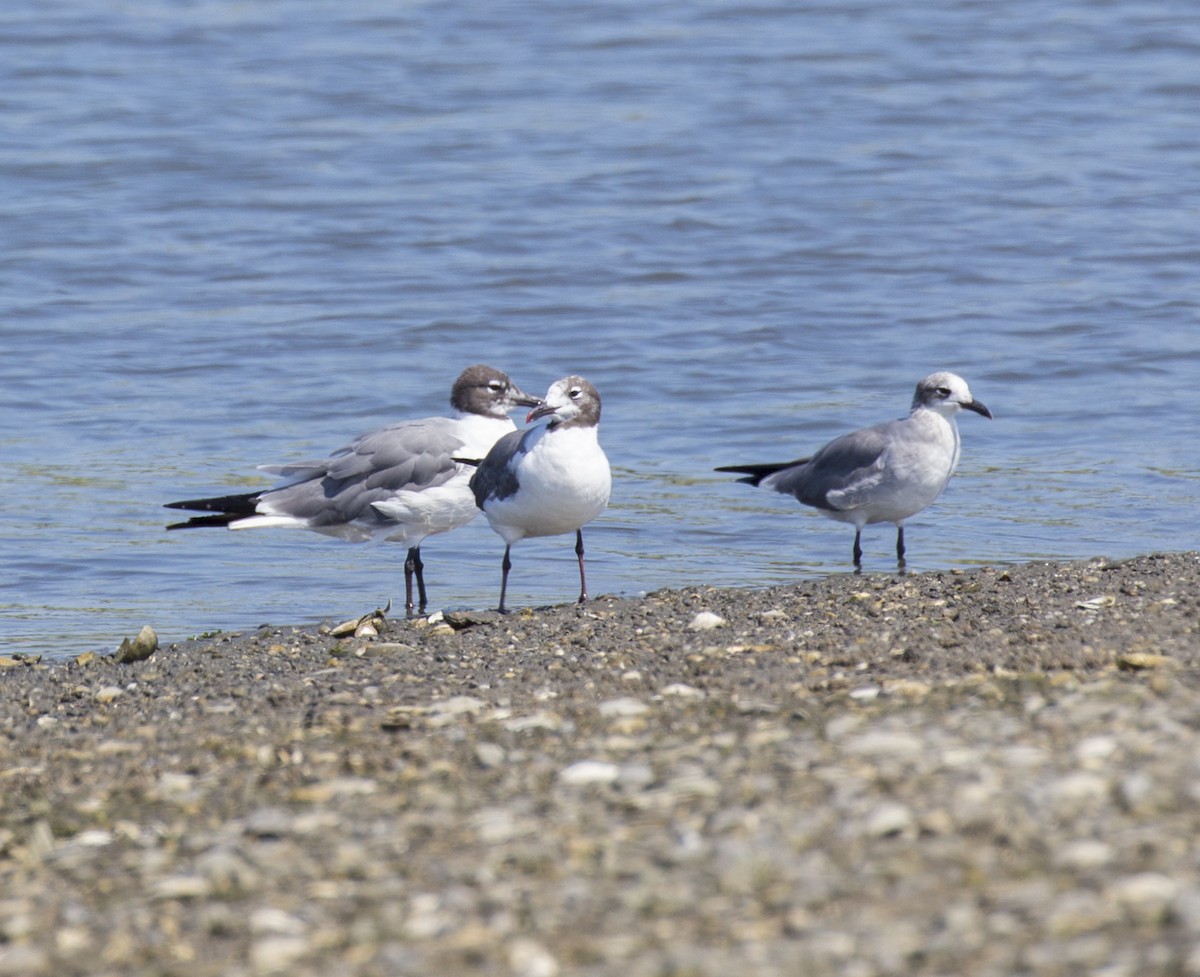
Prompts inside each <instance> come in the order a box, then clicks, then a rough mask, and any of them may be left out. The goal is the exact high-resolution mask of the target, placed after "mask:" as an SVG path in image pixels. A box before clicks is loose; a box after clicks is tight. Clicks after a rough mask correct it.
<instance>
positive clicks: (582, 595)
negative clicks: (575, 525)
mask: <svg viewBox="0 0 1200 977" xmlns="http://www.w3.org/2000/svg"><path fill="white" fill-rule="evenodd" d="M575 555H576V556H577V557H578V558H579V603H580V604H582V603H583V602H584V601H586V600H587V599H588V595H587V577H585V576H584V574H583V530H582V529H576V530H575Z"/></svg>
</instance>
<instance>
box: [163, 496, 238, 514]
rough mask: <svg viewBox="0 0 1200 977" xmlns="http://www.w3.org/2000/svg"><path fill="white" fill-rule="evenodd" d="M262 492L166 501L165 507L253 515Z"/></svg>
mask: <svg viewBox="0 0 1200 977" xmlns="http://www.w3.org/2000/svg"><path fill="white" fill-rule="evenodd" d="M261 497H262V493H261V492H244V493H242V494H240V495H220V496H217V497H215V498H211V499H184V500H183V501H182V502H165V503H163V508H164V509H188V510H189V511H191V512H223V513H226V514H227V515H231V516H252V515H254V514H255V513H256V512H257V511H258V500H259V499H260V498H261Z"/></svg>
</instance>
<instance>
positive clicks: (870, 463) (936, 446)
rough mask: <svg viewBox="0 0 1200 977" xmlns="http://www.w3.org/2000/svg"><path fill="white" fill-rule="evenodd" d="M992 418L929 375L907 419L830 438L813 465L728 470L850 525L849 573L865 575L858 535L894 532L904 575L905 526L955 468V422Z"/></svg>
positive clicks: (966, 393) (952, 378) (940, 376)
mask: <svg viewBox="0 0 1200 977" xmlns="http://www.w3.org/2000/svg"><path fill="white" fill-rule="evenodd" d="M960 410H969V411H974V412H975V413H976V414H981V415H982V416H984V417H986V418H988V419H991V416H992V412H991V411H989V410H988V409H987V407H985V406H984V405H983V404H981V403H980V402H979V401H978V400H976V399H975V398H974V397H973V396H971V391H970V389H969V388H968V387H967V382H966V381H965V380H964V379H963V378H962V377H960V376H957V375H955V374H953V373H944V372H943V373H931V374H930V375H929V376H927V377H925V378H924V379H922V380H921V381H920V382H919V383H918V384H917V389H916V392H915V393H914V394H913V400H912V408H911V410H910V412H909V415H908V416H907V417H905V418H901V419H900V420H897V421H888V422H886V423H884V424H876V425H875V426H874V427H868V428H863V429H862V430H859V431H853V432H851V433H850V434H844V435H842V436H841V437H840V438H835V439H834V440H833V441H830V442H829V444H827V445H825V447H823V448H822V449H821V450H820V451H818V452H817V453H816V454H815V455H813V456H812V457H811V458H800V459H798V460H796V461H788V462H783V463H780V464H765V465H730V466H727V467H723V468H718V469H717V471H719V472H734V473H737V474H744V475H746V476H747V477H746V478H741V479H738V481H741V482H748V483H749V484H751V485H761V486H762V487H763V488H768V489H773V490H774V491H776V492H782V493H783V494H785V495H791V496H794V497H795V498H796V499H797V500H798V501H800V502H801V503H803V504H804V505H810V506H813V507H814V508H816V509H817V510H818V511H820V513H821V514H822V515H824V516H827V517H828V518H830V519H836V520H838V521H839V522H848V523H852V524H853V525H854V550H853V555H854V566H855V568H856V569H861V568H862V543H861V540H862V530H863V527H864V526H868V525H871V524H873V523H877V522H890V523H893V524H894V525H895V526H896V559H897V561H898V562H899V564H900V567H901V568H903V567H904V552H905V549H904V521H905V520H906V519H908V518H909V517H911V516H914V515H916V514H917V513H918V512H920V511H921V510H922V509H924V508H925V507H926V506H928V505H929V504H930V503H932V502H933V501H934V500H935V499H936V498H937V497H938V496H939V495H941V494H942V490H943V489H944V488H945V487H946V484H947V483H948V482H949V481H950V476H951V475H953V474H954V470H955V468H956V467H957V466H958V455H959V448H960V443H959V436H958V425H957V424H956V423H955V420H954V415H955V414H957V413H958V412H959V411H960Z"/></svg>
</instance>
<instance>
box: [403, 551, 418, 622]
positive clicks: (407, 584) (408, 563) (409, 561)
mask: <svg viewBox="0 0 1200 977" xmlns="http://www.w3.org/2000/svg"><path fill="white" fill-rule="evenodd" d="M420 560H421V555H420V554H419V553H418V552H417V547H415V546H414V547H412V548H410V549H409V551H408V555H407V556H406V557H405V558H404V610H405V612H406V613H407V614H408V616H409V617H412V613H413V599H412V594H413V591H412V583H413V572H414V571H415V570H416V568H417V565H418V564H419V563H420Z"/></svg>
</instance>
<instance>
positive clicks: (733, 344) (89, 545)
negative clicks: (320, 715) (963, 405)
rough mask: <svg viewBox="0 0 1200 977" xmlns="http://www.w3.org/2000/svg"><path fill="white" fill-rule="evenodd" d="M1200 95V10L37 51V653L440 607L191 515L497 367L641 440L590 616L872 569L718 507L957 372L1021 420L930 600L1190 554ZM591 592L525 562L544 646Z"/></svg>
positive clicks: (878, 540) (965, 501)
mask: <svg viewBox="0 0 1200 977" xmlns="http://www.w3.org/2000/svg"><path fill="white" fill-rule="evenodd" d="M1198 64H1200V8H1197V7H1196V6H1195V5H1194V4H1193V3H1191V2H1190V0H1163V2H1160V3H1155V2H1150V3H1146V2H1133V0H1114V2H1112V3H1105V4H1097V3H1092V2H1083V0H1074V2H1072V0H1068V2H1064V3H1058V4H1051V5H1016V6H1013V5H1009V4H1000V3H979V2H967V0H931V2H929V3H924V4H919V5H912V4H909V5H898V4H891V3H883V2H874V0H842V2H838V3H836V4H805V3H799V4H780V5H772V4H767V5H751V6H743V5H732V4H727V3H717V2H702V0H697V2H689V0H672V2H671V3H654V2H650V3H647V2H646V0H637V2H633V0H628V2H603V0H600V2H589V3H586V4H583V3H578V4H576V3H558V4H531V3H514V2H499V3H495V4H490V5H486V6H483V5H477V4H445V3H434V2H411V3H396V2H394V0H387V2H372V0H363V2H353V0H351V2H347V3H343V4H329V3H319V2H316V0H309V2H300V3H296V4H243V3H232V2H219V0H214V2H209V3H204V4H194V5H182V4H170V5H162V4H158V3H146V2H140V0H130V2H127V3H122V4H118V5H114V4H111V3H100V2H96V0H71V2H66V0H61V2H55V0H48V2H45V3H41V4H37V5H31V4H24V5H9V6H5V7H3V9H0V109H2V111H3V118H4V120H5V124H4V125H3V127H0V178H2V187H3V189H0V197H2V198H3V201H4V208H3V213H4V239H3V252H2V255H3V257H2V259H0V260H2V265H0V268H2V280H3V282H4V288H3V289H0V304H2V306H3V308H2V313H0V411H2V416H3V426H2V428H0V442H2V449H3V457H4V462H5V463H4V465H3V467H2V469H0V479H2V480H3V485H2V488H3V496H4V508H3V522H2V528H0V641H2V642H3V650H7V651H12V650H24V651H41V652H47V653H51V654H67V653H73V652H77V651H82V650H85V649H87V648H110V647H112V646H114V645H115V644H116V643H117V642H118V641H119V639H120V637H121V636H123V635H124V634H128V633H131V632H132V631H135V630H136V629H137V628H138V627H139V626H140V625H141V624H143V623H147V622H148V623H152V624H153V625H154V626H155V627H156V628H157V629H158V630H159V631H160V634H161V635H162V637H163V638H164V640H174V639H178V638H182V637H186V636H188V635H191V634H194V633H197V632H203V631H210V630H213V629H229V628H243V627H252V626H255V625H257V624H260V623H263V622H268V621H269V622H273V623H301V622H306V621H314V620H320V619H323V618H326V617H345V616H349V615H350V614H352V613H358V612H361V611H365V610H369V609H370V608H373V607H375V606H376V605H378V604H381V603H383V602H384V601H386V600H387V599H388V598H389V597H392V598H400V597H402V595H403V583H402V575H401V563H402V560H403V556H404V554H403V550H402V549H401V548H400V547H396V546H389V545H382V546H352V545H348V544H342V543H339V542H338V541H335V540H329V539H326V538H324V537H320V536H315V535H312V534H308V533H302V532H271V531H262V532H246V533H238V534H231V533H227V532H218V531H212V532H194V533H171V534H167V533H165V532H164V531H163V526H164V524H165V522H166V521H167V520H166V518H165V517H166V516H168V515H169V513H166V512H164V510H162V509H161V505H162V504H163V503H164V502H167V501H170V500H173V499H178V498H189V497H194V496H197V495H202V494H216V493H224V492H230V491H247V490H249V489H251V488H254V487H258V486H265V485H267V484H270V483H269V480H267V479H265V478H263V477H262V476H260V475H259V474H258V473H257V472H255V470H254V466H255V465H257V464H260V463H266V462H279V461H286V460H288V459H295V458H301V457H311V456H313V455H321V454H324V453H325V452H327V451H328V450H330V449H332V448H335V447H337V446H339V445H341V444H343V443H344V442H345V441H346V440H347V439H348V438H350V437H351V436H353V435H355V434H358V433H360V432H362V431H364V430H369V429H370V428H373V427H376V426H379V425H382V424H384V423H387V422H390V421H392V420H396V419H400V418H404V417H413V416H422V415H426V414H431V413H437V412H440V411H442V410H443V408H444V407H445V401H446V397H447V394H448V390H449V384H450V382H451V380H452V379H453V377H454V376H455V375H456V374H457V373H458V371H459V370H460V369H461V368H462V367H463V366H465V365H467V364H468V363H472V362H478V361H482V362H487V363H491V364H493V365H496V366H499V367H501V368H502V369H505V370H507V371H508V372H510V373H511V374H512V375H513V377H514V378H515V379H516V380H517V381H518V382H519V383H520V384H521V385H523V386H525V387H527V388H528V389H531V390H537V391H541V390H544V389H545V388H546V386H547V385H548V384H549V383H550V382H551V381H552V380H554V379H556V378H558V377H560V376H562V375H564V374H566V373H569V372H579V373H583V374H584V375H586V376H588V377H589V378H590V379H592V380H593V381H594V382H595V384H596V385H597V386H598V387H599V389H600V391H601V393H602V394H603V396H604V422H603V425H602V440H603V443H604V445H605V447H606V449H607V450H608V453H609V456H610V459H611V460H612V463H613V465H614V469H615V476H616V477H615V485H614V498H613V504H612V507H611V509H610V510H609V512H608V513H606V514H605V515H604V516H602V517H601V518H600V519H599V520H597V521H596V522H595V523H594V524H593V525H592V527H590V528H589V530H588V531H587V540H588V547H589V563H590V583H591V584H592V591H593V593H604V592H609V593H621V594H635V593H639V592H642V591H646V590H650V589H654V588H657V587H662V586H685V585H694V584H703V583H722V584H727V583H746V584H751V585H755V584H766V583H770V582H776V581H786V580H790V579H795V578H796V577H798V576H804V575H812V574H826V573H841V572H845V571H847V569H848V568H849V550H850V541H851V540H850V537H851V536H852V531H851V530H850V529H849V528H848V527H846V526H843V525H839V524H836V523H832V522H829V521H826V520H824V519H822V518H820V517H819V516H817V515H816V514H813V513H811V512H807V511H804V510H802V509H801V508H800V507H799V506H798V505H796V504H795V503H794V502H792V501H791V500H789V499H787V498H784V497H781V496H769V495H767V494H766V493H763V492H756V491H754V490H752V489H750V488H749V487H747V486H744V485H738V484H735V483H733V482H732V481H731V480H729V479H727V478H725V477H723V476H720V475H715V474H713V473H712V471H711V469H712V468H713V466H714V465H718V464H729V463H736V462H745V461H771V460H779V459H781V458H787V457H794V456H798V455H801V454H804V453H807V452H811V451H812V450H813V449H814V448H816V447H818V446H819V445H820V444H822V443H824V442H825V441H826V440H828V439H829V438H831V437H833V436H834V435H836V434H839V433H842V432H843V431H845V430H848V429H850V428H853V427H858V426H862V425H865V424H868V423H873V422H875V421H879V420H884V419H887V418H890V417H895V416H899V415H901V414H903V413H904V412H905V410H906V408H907V405H908V401H909V398H910V396H911V390H912V386H913V384H914V382H915V381H916V380H917V378H918V377H920V376H921V375H923V374H925V373H927V372H930V371H932V370H934V369H940V368H945V369H952V370H955V371H956V372H959V373H961V374H963V375H964V376H965V377H966V378H967V379H968V380H969V381H970V383H971V386H972V390H973V392H974V394H975V395H976V396H977V397H978V398H979V399H981V400H983V401H984V402H986V403H987V404H988V406H989V407H991V409H992V410H993V412H994V414H995V420H994V421H993V422H990V423H989V422H988V421H986V420H984V419H982V418H979V417H977V416H975V415H973V414H968V415H966V416H965V417H963V419H962V421H961V425H960V427H961V430H962V434H963V445H964V450H963V459H962V463H961V466H960V470H959V474H958V476H957V477H956V479H955V481H954V482H953V483H952V484H951V487H950V489H949V490H948V491H947V493H946V495H945V496H944V497H943V498H942V499H941V500H940V501H939V502H938V503H937V505H935V506H934V507H933V508H931V509H929V510H927V511H926V512H925V513H923V514H921V515H920V516H918V517H917V518H916V519H914V520H913V521H912V522H911V523H910V526H909V531H908V542H909V565H910V568H912V569H917V570H923V569H931V568H946V567H959V566H969V565H977V564H981V563H1008V562H1020V561H1026V560H1031V559H1042V558H1072V557H1086V556H1096V555H1107V556H1112V557H1120V556H1123V555H1131V554H1134V553H1139V552H1145V551H1151V550H1161V549H1167V550H1181V549H1189V548H1195V547H1196V546H1197V545H1200V541H1198V539H1197V536H1198V533H1197V527H1198V521H1200V520H1198V517H1197V500H1198V496H1200V409H1198V408H1197V405H1196V390H1197V387H1198V386H1200V315H1198V303H1200V276H1198V275H1197V268H1198V266H1200V235H1198V231H1197V229H1198V228H1200V127H1198V126H1197V125H1196V106H1197V104H1200V72H1198V70H1197V65H1198ZM892 543H893V537H892V531H891V530H890V528H888V527H874V528H873V529H870V530H868V531H867V533H866V539H865V545H866V550H867V556H866V566H867V569H868V570H877V571H890V570H892V569H893V568H894V560H893V558H892V549H891V548H892ZM501 548H502V547H501V544H500V540H499V538H498V537H497V536H495V535H494V534H493V533H492V532H491V531H490V530H489V529H488V527H487V525H486V523H485V522H484V521H482V520H477V521H476V522H475V523H473V524H472V525H471V526H469V527H467V528H466V529H464V530H462V531H460V532H458V533H456V534H453V535H451V536H445V537H439V538H435V539H431V540H430V541H429V542H428V543H427V544H426V546H425V548H424V550H423V552H424V554H425V557H426V563H427V577H428V580H429V584H430V587H431V589H432V596H433V599H434V601H435V603H437V604H439V605H453V606H461V605H467V606H490V605H493V604H494V602H495V599H496V596H497V590H498V583H499V559H500V554H501ZM573 559H574V558H573V554H572V552H571V540H570V538H569V537H562V538H556V539H550V540H535V541H529V542H526V543H523V544H522V545H521V546H520V547H518V548H517V549H516V551H515V553H514V561H515V569H514V571H513V580H512V592H511V595H510V597H511V599H512V601H513V602H514V603H546V602H556V601H560V600H565V599H570V597H571V596H572V594H573V589H572V588H573V586H574V584H573V582H572V577H573V574H574V566H573Z"/></svg>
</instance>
